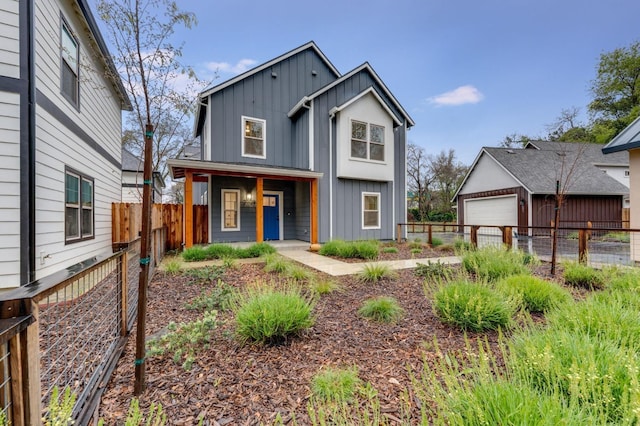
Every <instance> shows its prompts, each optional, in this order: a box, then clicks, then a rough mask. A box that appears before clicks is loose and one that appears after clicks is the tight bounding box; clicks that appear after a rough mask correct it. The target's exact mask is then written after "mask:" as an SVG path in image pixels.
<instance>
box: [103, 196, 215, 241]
mask: <svg viewBox="0 0 640 426" xmlns="http://www.w3.org/2000/svg"><path fill="white" fill-rule="evenodd" d="M111 210H112V216H111V217H112V223H113V226H112V242H113V243H114V244H116V243H126V242H129V241H134V240H135V239H137V238H138V237H139V235H140V231H141V229H142V221H141V218H142V204H133V203H113V204H112V208H111ZM183 211H184V208H183V206H182V204H154V205H153V208H152V213H151V228H152V229H154V230H155V229H159V228H163V227H165V228H167V232H166V239H165V244H166V247H165V250H179V249H182V244H183V242H184V241H183V226H184V218H183ZM208 217H209V212H208V208H207V206H203V205H194V206H193V238H194V240H193V242H194V243H195V244H206V243H208V242H209V220H208Z"/></svg>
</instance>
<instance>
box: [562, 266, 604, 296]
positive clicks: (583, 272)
mask: <svg viewBox="0 0 640 426" xmlns="http://www.w3.org/2000/svg"><path fill="white" fill-rule="evenodd" d="M563 266H564V282H565V284H567V285H570V286H573V287H582V288H586V289H590V290H594V289H602V288H604V287H605V280H604V276H603V274H602V273H601V272H600V271H597V270H596V269H594V268H592V267H590V266H587V265H583V264H581V263H576V262H568V263H565V264H564V265H563Z"/></svg>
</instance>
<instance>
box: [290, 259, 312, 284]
mask: <svg viewBox="0 0 640 426" xmlns="http://www.w3.org/2000/svg"><path fill="white" fill-rule="evenodd" d="M287 277H289V278H292V279H293V280H295V281H309V280H310V279H311V278H313V272H311V271H310V270H309V269H307V268H305V267H304V266H301V265H298V264H295V263H292V264H291V266H290V267H289V269H288V270H287Z"/></svg>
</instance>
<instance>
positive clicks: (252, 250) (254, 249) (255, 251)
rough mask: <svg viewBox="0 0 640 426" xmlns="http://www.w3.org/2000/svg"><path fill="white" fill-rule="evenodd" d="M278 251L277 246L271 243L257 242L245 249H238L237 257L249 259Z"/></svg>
mask: <svg viewBox="0 0 640 426" xmlns="http://www.w3.org/2000/svg"><path fill="white" fill-rule="evenodd" d="M274 253H276V249H275V247H273V246H272V245H271V244H269V243H265V242H262V243H255V244H252V245H250V246H249V247H247V248H244V249H236V257H238V258H240V259H248V258H253V257H260V256H264V255H267V254H274Z"/></svg>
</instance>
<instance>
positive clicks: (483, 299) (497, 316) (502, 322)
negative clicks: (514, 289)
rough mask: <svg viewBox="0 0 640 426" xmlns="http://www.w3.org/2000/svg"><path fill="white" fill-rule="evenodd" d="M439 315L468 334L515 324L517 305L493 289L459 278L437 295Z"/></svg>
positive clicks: (439, 290) (436, 293)
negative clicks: (514, 317)
mask: <svg viewBox="0 0 640 426" xmlns="http://www.w3.org/2000/svg"><path fill="white" fill-rule="evenodd" d="M433 306H434V310H435V312H436V315H437V316H438V317H439V318H440V320H441V321H442V322H444V323H446V324H450V325H453V326H455V327H457V328H459V329H461V330H465V331H467V330H468V331H476V332H478V331H486V330H495V329H498V328H501V327H507V326H509V325H511V322H512V317H513V315H514V313H515V306H514V304H513V303H512V302H511V301H509V300H508V299H507V298H505V297H503V295H502V294H500V293H499V292H498V291H495V290H493V289H491V288H490V287H488V286H486V285H483V284H477V283H473V282H470V281H467V280H464V279H458V280H456V281H452V282H450V283H447V284H444V285H441V286H440V288H439V289H437V290H436V291H435V293H434V294H433Z"/></svg>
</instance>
